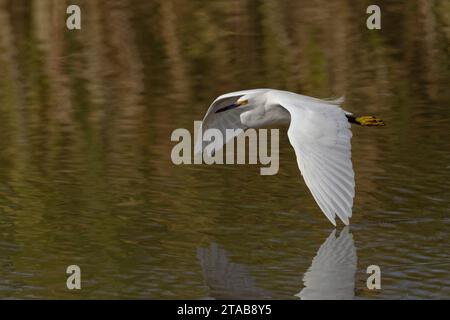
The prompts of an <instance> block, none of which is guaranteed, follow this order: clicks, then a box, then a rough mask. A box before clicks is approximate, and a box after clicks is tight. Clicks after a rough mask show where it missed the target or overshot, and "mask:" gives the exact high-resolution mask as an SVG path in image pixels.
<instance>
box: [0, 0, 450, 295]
mask: <svg viewBox="0 0 450 320" xmlns="http://www.w3.org/2000/svg"><path fill="white" fill-rule="evenodd" d="M72 3H77V4H79V5H80V6H81V9H82V30H80V31H68V30H67V29H66V27H65V17H66V15H65V10H66V6H67V5H68V4H66V3H65V2H64V1H51V0H34V1H25V0H14V1H8V0H0V75H1V76H0V115H1V116H0V298H63V299H70V298H84V299H87V298H102V299H104V298H126V299H131V298H139V299H205V298H217V299H220V298H261V299H264V298H272V299H298V298H299V297H301V298H329V297H337V298H349V299H352V298H356V299H392V298H398V299H411V298H447V299H448V298H450V255H449V249H450V245H449V243H448V240H449V239H450V231H449V230H450V193H449V191H450V109H449V106H450V105H449V102H450V91H449V87H448V85H449V80H450V69H449V65H450V60H449V40H450V31H449V30H450V29H449V25H450V18H449V12H450V7H449V2H448V1H438V0H436V1H425V0H424V1H422V0H416V1H396V2H391V1H379V5H380V6H381V8H382V29H381V30H376V31H370V30H367V28H366V27H365V20H366V17H367V15H366V13H365V11H366V7H367V5H368V4H364V1H362V2H361V3H359V4H357V3H355V2H353V1H352V2H350V1H336V2H334V1H333V3H330V2H329V1H324V0H321V1H314V2H310V1H292V2H285V1H276V0H268V1H257V0H248V1H208V2H205V1H181V0H164V1H146V0H145V1H144V0H123V1H119V0H115V1H100V0H89V1H87V0H85V1H81V0H80V1H71V4H72ZM257 87H272V88H278V89H284V90H291V91H296V92H299V93H303V94H306V95H311V96H317V97H337V96H340V95H343V94H345V95H346V98H347V100H346V103H345V105H344V107H345V108H346V109H347V110H350V111H353V112H356V113H359V114H377V115H379V116H380V117H381V118H383V119H384V120H385V121H386V123H387V126H385V127H382V128H361V127H354V128H353V133H354V137H353V140H352V146H353V164H354V169H355V173H356V185H357V187H356V198H355V205H354V209H353V218H352V220H351V222H352V223H351V225H350V227H349V228H346V229H343V227H342V226H339V227H338V228H337V230H336V231H335V230H334V228H333V227H332V225H331V224H330V223H329V222H328V221H327V219H326V218H325V217H324V215H323V214H322V213H321V212H320V210H319V208H318V206H317V205H316V204H315V202H314V200H313V198H312V196H311V195H310V194H309V191H308V189H307V188H306V186H305V184H304V182H303V180H302V178H301V176H300V174H299V172H298V168H297V165H296V161H295V155H294V152H293V150H292V149H291V147H290V144H289V141H288V139H287V137H286V135H285V131H281V139H280V159H281V162H280V171H279V173H278V175H274V176H261V175H260V174H259V167H260V166H259V165H256V166H255V165H227V166H222V165H213V166H208V165H191V166H175V165H173V164H172V162H171V161H170V152H171V149H172V147H173V146H174V144H175V143H174V142H171V141H170V135H171V133H172V131H173V130H174V129H176V128H188V129H189V130H191V131H192V129H193V121H194V120H200V119H201V118H202V116H203V114H204V112H205V111H206V109H207V107H208V105H209V103H210V102H211V101H212V100H213V99H214V98H215V97H216V96H217V95H219V94H221V93H224V92H229V91H234V90H241V89H247V88H257ZM72 264H76V265H79V266H80V268H81V270H82V289H81V290H80V291H69V290H67V288H66V274H65V271H66V268H67V266H68V265H72ZM374 264H375V265H378V266H380V268H381V272H382V289H381V290H378V291H377V290H374V291H371V290H369V289H367V287H366V279H367V276H368V275H367V274H366V268H367V267H368V266H370V265H374ZM330 295H331V296H330Z"/></svg>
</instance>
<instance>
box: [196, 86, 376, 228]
mask: <svg viewBox="0 0 450 320" xmlns="http://www.w3.org/2000/svg"><path fill="white" fill-rule="evenodd" d="M342 102H343V99H338V100H321V99H316V98H312V97H308V96H304V95H300V94H296V93H292V92H287V91H281V90H273V89H254V90H245V91H238V92H232V93H228V94H224V95H222V96H220V97H218V98H217V99H216V100H215V101H214V102H213V103H212V104H211V106H210V108H209V109H208V112H207V113H206V115H205V117H204V119H203V123H202V128H201V129H202V130H203V131H205V130H207V129H210V128H215V129H219V130H220V131H221V132H222V133H225V131H226V129H238V128H240V129H244V130H245V129H247V128H261V127H267V126H276V125H286V124H288V125H289V129H288V137H289V141H290V142H291V145H292V146H293V148H294V150H295V153H296V156H297V163H298V166H299V168H300V171H301V173H302V175H303V177H304V180H305V182H306V185H307V186H308V188H309V189H310V191H311V193H312V195H313V197H314V199H315V200H316V202H317V204H318V205H319V207H320V208H321V210H322V211H323V213H324V214H325V215H326V217H327V218H328V219H329V220H330V221H331V223H333V225H336V221H335V217H336V215H337V216H338V217H339V218H340V219H341V220H342V221H343V222H344V223H345V224H349V218H350V217H351V216H352V206H353V198H354V195H355V179H354V172H353V167H352V162H351V144H350V140H351V137H352V133H351V131H350V123H356V124H360V125H383V122H382V121H381V120H379V119H376V118H375V117H370V116H368V117H359V118H356V117H353V116H352V114H351V113H350V112H347V111H344V110H343V109H341V108H340V104H341V103H342ZM224 136H225V135H224ZM232 138H234V136H227V139H228V140H229V139H232ZM200 140H201V139H200ZM227 142H228V141H224V142H223V143H227ZM221 147H222V145H216V146H214V148H215V149H216V150H218V149H219V148H221ZM203 148H204V145H203V142H202V141H198V142H197V144H196V152H201V151H202V150H203Z"/></svg>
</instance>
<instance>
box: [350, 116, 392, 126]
mask: <svg viewBox="0 0 450 320" xmlns="http://www.w3.org/2000/svg"><path fill="white" fill-rule="evenodd" d="M347 119H348V122H350V123H355V124H358V125H360V126H384V125H385V124H384V121H383V120H381V119H380V118H377V117H375V116H362V117H354V116H351V115H347Z"/></svg>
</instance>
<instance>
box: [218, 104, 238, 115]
mask: <svg viewBox="0 0 450 320" xmlns="http://www.w3.org/2000/svg"><path fill="white" fill-rule="evenodd" d="M239 106H240V104H239V103H233V104H230V105H229V106H226V107H223V108H220V109H218V110H217V111H216V112H215V113H219V112H224V111H227V110H231V109H234V108H237V107H239Z"/></svg>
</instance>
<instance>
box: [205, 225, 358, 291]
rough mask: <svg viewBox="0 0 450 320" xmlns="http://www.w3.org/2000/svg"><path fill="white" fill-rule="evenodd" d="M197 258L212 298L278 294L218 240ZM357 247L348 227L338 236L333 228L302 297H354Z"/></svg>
mask: <svg viewBox="0 0 450 320" xmlns="http://www.w3.org/2000/svg"><path fill="white" fill-rule="evenodd" d="M197 257H198V259H199V261H200V265H201V267H202V270H203V274H204V278H205V282H206V285H207V286H208V287H209V289H210V297H209V298H212V299H242V300H244V299H273V298H276V297H275V294H274V293H271V292H269V291H267V290H265V289H262V288H259V287H258V286H256V284H255V281H254V279H253V278H252V277H251V276H250V274H249V273H248V271H247V270H246V268H245V266H243V265H241V264H237V263H233V262H231V261H230V260H229V258H228V254H227V252H226V251H225V250H224V249H222V248H220V247H219V246H218V245H217V244H216V243H214V242H213V243H211V245H210V246H209V248H198V249H197ZM356 263H357V256H356V249H355V244H354V241H353V236H352V234H351V233H350V232H349V229H348V227H345V228H344V229H343V230H342V231H341V232H340V234H339V236H336V230H333V231H332V232H331V234H330V235H329V236H328V238H327V239H326V240H325V242H324V243H323V244H322V246H321V247H320V248H319V250H318V251H317V254H316V256H315V257H314V259H313V260H312V263H311V266H310V267H309V268H308V271H307V272H306V273H305V274H304V276H303V283H304V288H303V289H301V291H300V292H299V293H298V294H296V295H295V296H296V297H299V298H300V299H303V300H305V299H353V298H354V292H355V274H356Z"/></svg>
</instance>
